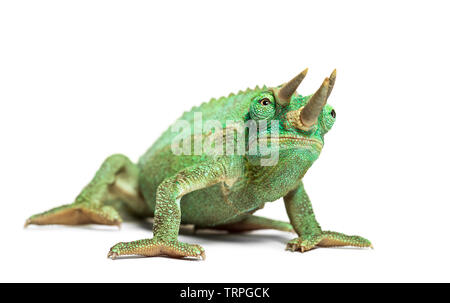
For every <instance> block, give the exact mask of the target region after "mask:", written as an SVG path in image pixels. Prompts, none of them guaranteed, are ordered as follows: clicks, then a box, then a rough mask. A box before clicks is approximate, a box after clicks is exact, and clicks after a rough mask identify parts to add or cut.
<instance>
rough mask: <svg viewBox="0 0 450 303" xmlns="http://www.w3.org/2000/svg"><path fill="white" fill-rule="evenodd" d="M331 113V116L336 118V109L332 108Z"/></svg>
mask: <svg viewBox="0 0 450 303" xmlns="http://www.w3.org/2000/svg"><path fill="white" fill-rule="evenodd" d="M330 114H331V117H333V118H336V112H335V111H334V109H332V110H331V112H330Z"/></svg>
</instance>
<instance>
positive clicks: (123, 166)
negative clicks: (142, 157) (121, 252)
mask: <svg viewBox="0 0 450 303" xmlns="http://www.w3.org/2000/svg"><path fill="white" fill-rule="evenodd" d="M138 176H139V169H138V167H137V166H136V165H135V164H133V163H132V162H131V161H130V160H129V159H128V158H127V157H126V156H124V155H120V154H116V155H112V156H110V157H108V158H107V159H106V160H105V161H104V162H103V164H102V165H101V167H100V169H99V170H98V171H97V173H96V174H95V176H94V178H93V179H92V181H91V182H90V183H89V184H88V185H87V186H86V187H85V188H84V189H83V190H82V191H81V193H80V194H79V195H78V196H77V198H76V199H75V202H74V203H71V204H66V205H62V206H59V207H56V208H53V209H50V210H48V211H45V212H43V213H39V214H36V215H33V216H31V217H30V218H29V219H28V220H27V221H26V223H25V226H27V225H29V224H36V225H47V224H63V225H81V224H91V223H93V224H103V225H118V226H120V224H121V222H122V218H121V217H120V215H119V212H118V211H117V210H116V209H115V208H114V207H113V206H111V205H105V203H107V202H111V201H117V200H120V201H122V202H125V204H126V205H127V206H128V207H127V208H128V209H130V210H131V212H132V213H133V214H136V215H145V214H146V212H148V210H147V208H146V205H145V202H144V200H143V199H142V198H141V196H140V194H139V190H138Z"/></svg>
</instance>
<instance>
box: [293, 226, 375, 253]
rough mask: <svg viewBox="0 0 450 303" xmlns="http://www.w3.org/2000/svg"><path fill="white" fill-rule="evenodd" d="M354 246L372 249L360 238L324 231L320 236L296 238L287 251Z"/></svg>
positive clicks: (366, 241)
mask: <svg viewBox="0 0 450 303" xmlns="http://www.w3.org/2000/svg"><path fill="white" fill-rule="evenodd" d="M336 246H354V247H371V248H373V246H372V244H371V243H370V241H369V240H367V239H364V238H363V237H360V236H347V235H345V234H342V233H337V232H334V231H324V232H322V233H321V234H319V235H313V236H307V237H304V238H295V239H293V240H291V241H289V242H288V244H287V245H286V250H290V251H300V252H305V251H308V250H311V249H313V248H316V247H336Z"/></svg>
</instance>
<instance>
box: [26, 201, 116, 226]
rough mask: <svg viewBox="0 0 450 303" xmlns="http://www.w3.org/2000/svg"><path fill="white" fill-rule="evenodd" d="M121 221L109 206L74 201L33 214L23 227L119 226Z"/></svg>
mask: <svg viewBox="0 0 450 303" xmlns="http://www.w3.org/2000/svg"><path fill="white" fill-rule="evenodd" d="M121 223H122V218H121V217H120V215H119V213H118V212H117V211H116V210H115V209H114V208H113V207H111V206H102V207H92V206H88V205H87V204H85V203H74V204H67V205H63V206H60V207H56V208H53V209H51V210H48V211H46V212H43V213H40V214H36V215H33V216H31V217H30V218H29V219H28V220H27V221H26V222H25V227H27V226H28V225H30V224H36V225H47V224H63V225H82V224H103V225H117V226H120V224H121Z"/></svg>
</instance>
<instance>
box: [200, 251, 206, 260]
mask: <svg viewBox="0 0 450 303" xmlns="http://www.w3.org/2000/svg"><path fill="white" fill-rule="evenodd" d="M200 258H202V260H206V255H205V252H204V251H202V253H201V254H200Z"/></svg>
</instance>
